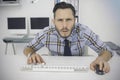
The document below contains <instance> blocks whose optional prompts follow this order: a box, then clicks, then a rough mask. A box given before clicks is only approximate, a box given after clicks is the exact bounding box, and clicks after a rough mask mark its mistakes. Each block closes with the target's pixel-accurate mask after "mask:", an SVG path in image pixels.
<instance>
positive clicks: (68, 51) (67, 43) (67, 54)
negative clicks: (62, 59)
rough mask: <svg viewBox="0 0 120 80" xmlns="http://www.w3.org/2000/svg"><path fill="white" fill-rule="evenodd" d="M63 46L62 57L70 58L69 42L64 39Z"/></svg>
mask: <svg viewBox="0 0 120 80" xmlns="http://www.w3.org/2000/svg"><path fill="white" fill-rule="evenodd" d="M64 42H65V46H64V56H72V54H71V50H70V46H69V40H67V39H65V40H64Z"/></svg>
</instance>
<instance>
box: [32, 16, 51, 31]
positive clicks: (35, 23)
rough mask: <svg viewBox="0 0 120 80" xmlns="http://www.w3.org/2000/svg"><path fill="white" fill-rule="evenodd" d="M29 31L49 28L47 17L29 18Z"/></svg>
mask: <svg viewBox="0 0 120 80" xmlns="http://www.w3.org/2000/svg"><path fill="white" fill-rule="evenodd" d="M30 23H31V29H43V28H44V27H46V26H49V17H31V18H30Z"/></svg>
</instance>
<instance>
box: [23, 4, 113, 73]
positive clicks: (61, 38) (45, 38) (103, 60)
mask: <svg viewBox="0 0 120 80" xmlns="http://www.w3.org/2000/svg"><path fill="white" fill-rule="evenodd" d="M53 13H54V19H53V23H54V25H55V26H54V27H52V28H51V27H46V28H45V29H44V30H43V32H41V33H38V34H37V35H36V37H35V38H34V39H33V40H32V41H31V42H30V43H29V45H28V46H27V47H26V48H25V49H24V54H25V55H26V56H29V57H28V59H27V63H28V64H31V63H45V61H44V60H43V59H42V57H41V56H40V55H39V54H37V53H36V51H37V50H39V49H40V48H41V47H43V46H46V47H47V48H48V49H49V50H50V52H51V55H53V56H56V55H58V56H82V55H83V48H84V47H85V46H86V45H87V46H89V47H90V48H92V49H93V50H94V51H96V52H97V53H98V55H99V56H98V57H97V58H96V60H94V61H93V62H92V63H91V64H90V68H91V69H92V70H95V66H96V64H98V65H99V66H100V70H103V71H104V72H106V73H107V72H109V71H110V66H109V64H108V61H109V59H110V58H111V57H112V53H111V51H110V49H109V48H108V47H107V46H106V45H105V44H104V43H103V42H102V41H101V40H100V39H99V38H98V36H97V35H96V34H95V33H94V32H92V30H90V29H89V28H88V27H87V26H85V25H82V24H79V23H76V24H75V9H74V7H73V6H72V5H71V4H68V3H65V2H61V3H58V4H56V5H55V7H54V9H53ZM65 41H67V43H68V44H67V45H69V46H68V47H67V49H69V48H70V50H68V51H67V52H66V50H67V49H66V48H65V46H66V42H65Z"/></svg>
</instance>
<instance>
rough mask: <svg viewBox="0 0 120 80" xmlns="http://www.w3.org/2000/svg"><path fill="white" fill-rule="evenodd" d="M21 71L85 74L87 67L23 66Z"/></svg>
mask: <svg viewBox="0 0 120 80" xmlns="http://www.w3.org/2000/svg"><path fill="white" fill-rule="evenodd" d="M21 70H22V71H35V72H86V71H88V70H89V68H88V66H56V65H55V66H54V65H24V66H22V68H21Z"/></svg>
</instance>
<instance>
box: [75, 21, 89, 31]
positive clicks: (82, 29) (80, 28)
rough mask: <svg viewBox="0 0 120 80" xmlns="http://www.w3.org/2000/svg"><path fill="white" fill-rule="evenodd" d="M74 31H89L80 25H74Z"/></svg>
mask: <svg viewBox="0 0 120 80" xmlns="http://www.w3.org/2000/svg"><path fill="white" fill-rule="evenodd" d="M75 29H76V30H78V31H79V32H86V31H87V30H89V28H88V26H86V25H84V24H80V23H76V24H75Z"/></svg>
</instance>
